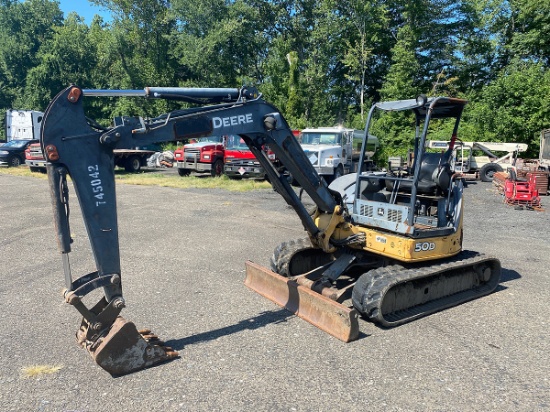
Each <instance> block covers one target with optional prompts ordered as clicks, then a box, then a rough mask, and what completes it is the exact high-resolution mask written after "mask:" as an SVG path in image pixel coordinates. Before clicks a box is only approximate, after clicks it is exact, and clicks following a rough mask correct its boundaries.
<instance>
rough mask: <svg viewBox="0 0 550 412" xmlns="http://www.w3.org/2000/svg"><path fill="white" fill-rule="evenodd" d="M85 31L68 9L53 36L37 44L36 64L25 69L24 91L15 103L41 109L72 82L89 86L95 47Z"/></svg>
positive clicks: (87, 31) (94, 60) (84, 27)
mask: <svg viewBox="0 0 550 412" xmlns="http://www.w3.org/2000/svg"><path fill="white" fill-rule="evenodd" d="M88 35H89V28H88V26H87V25H86V24H85V23H84V22H83V20H82V19H81V18H80V17H79V16H78V15H76V14H74V13H71V14H70V15H69V16H68V18H67V19H66V20H65V22H64V24H63V26H59V27H56V28H55V32H54V35H53V36H52V38H51V39H48V40H46V41H44V42H43V43H42V45H41V46H40V49H39V51H38V53H37V54H36V58H37V60H38V64H37V65H36V66H35V67H33V68H31V69H30V70H29V71H28V73H27V77H26V82H25V83H26V85H25V92H24V93H23V94H22V95H21V96H19V97H18V98H17V99H16V100H15V104H16V105H17V106H21V107H34V108H40V109H41V110H44V109H45V108H46V106H47V104H48V102H49V101H50V100H51V99H52V97H53V96H55V94H57V92H59V91H60V90H61V89H63V88H64V87H67V86H68V85H69V84H71V83H73V84H76V85H78V86H81V87H88V88H89V87H92V86H93V85H92V81H91V80H92V72H93V70H94V68H95V66H96V49H95V47H94V46H93V44H92V43H91V42H90V41H89V38H88Z"/></svg>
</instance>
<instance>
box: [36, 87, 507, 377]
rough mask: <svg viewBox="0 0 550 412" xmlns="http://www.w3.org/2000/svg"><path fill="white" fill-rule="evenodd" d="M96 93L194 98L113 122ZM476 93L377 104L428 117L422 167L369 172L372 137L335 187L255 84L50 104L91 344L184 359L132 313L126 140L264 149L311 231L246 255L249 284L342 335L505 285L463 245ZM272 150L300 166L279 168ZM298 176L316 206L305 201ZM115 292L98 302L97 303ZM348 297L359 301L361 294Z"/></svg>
mask: <svg viewBox="0 0 550 412" xmlns="http://www.w3.org/2000/svg"><path fill="white" fill-rule="evenodd" d="M91 97H95V98H97V97H111V98H112V97H136V98H147V99H170V100H178V101H182V102H187V103H193V104H194V106H192V107H191V108H187V109H181V110H176V111H173V112H171V113H168V114H163V115H160V116H158V117H156V118H147V119H144V118H141V117H128V116H123V117H117V118H115V119H114V121H113V123H112V124H111V125H110V126H109V127H104V126H102V125H100V124H98V123H97V122H96V121H94V120H93V119H89V118H88V117H86V114H85V110H84V101H85V100H86V99H87V98H91ZM465 105H466V101H465V100H461V99H456V98H449V97H431V98H426V97H425V96H419V97H418V98H417V99H412V100H401V101H392V102H381V103H376V104H375V105H373V107H372V108H371V110H370V112H369V116H368V119H367V123H366V127H365V136H369V133H370V128H371V126H372V124H373V119H374V118H375V116H380V115H382V114H384V113H389V112H403V111H408V112H411V113H412V114H413V116H412V117H413V118H414V122H415V123H414V124H415V130H416V132H415V137H414V142H415V143H414V152H413V155H412V156H411V158H412V162H411V164H410V165H409V166H408V167H406V168H404V169H403V170H401V169H400V170H396V171H392V170H389V171H388V172H372V171H367V161H366V159H367V158H368V156H367V154H366V151H367V147H366V146H367V145H366V139H364V141H363V146H362V149H361V150H362V154H361V157H360V159H359V165H358V168H357V171H356V172H355V173H352V174H348V175H345V176H342V177H340V178H338V179H335V180H334V181H333V182H331V184H330V185H327V183H326V182H325V180H324V179H323V178H321V177H320V176H319V175H318V174H317V173H316V172H315V169H314V167H313V165H312V163H313V162H315V161H316V160H315V157H314V156H313V157H312V154H311V153H310V154H309V157H308V156H306V154H305V153H304V151H303V150H302V149H301V146H300V144H299V143H298V141H297V139H296V137H295V136H294V135H293V133H292V130H291V129H290V128H289V126H288V124H287V122H286V121H285V119H284V118H283V116H282V115H281V113H280V112H279V111H278V110H277V109H276V108H275V107H274V106H272V105H270V104H269V103H267V102H266V101H265V100H263V99H262V97H261V95H260V94H259V93H258V91H257V90H256V89H255V88H252V87H242V88H235V89H233V88H177V87H147V88H145V89H144V90H92V89H81V88H79V87H77V86H74V85H71V86H69V87H67V88H66V89H64V90H62V91H61V92H60V93H59V94H58V95H57V96H56V97H55V98H54V99H53V100H52V101H51V102H50V104H49V106H48V108H47V109H46V111H45V114H44V119H43V122H42V133H41V136H42V139H41V144H42V150H43V153H44V155H45V157H46V159H47V161H48V165H47V169H48V179H49V186H50V193H51V199H52V205H53V211H54V223H55V228H56V233H57V239H58V245H59V250H60V252H61V256H62V262H63V271H64V276H65V284H66V290H65V292H64V298H65V300H66V302H67V303H69V304H71V305H73V306H74V307H75V308H76V309H77V310H78V311H79V312H80V314H81V315H82V317H83V319H82V323H81V326H80V329H79V330H78V332H77V341H78V343H79V344H80V345H81V346H82V347H84V348H85V349H86V350H87V351H88V352H89V353H90V354H91V355H92V357H93V358H94V360H95V361H96V362H97V363H98V364H99V365H100V366H101V367H102V368H103V369H105V370H106V371H108V372H109V373H111V374H112V375H123V374H127V373H131V372H134V371H137V370H140V369H143V368H147V367H149V366H152V365H155V364H158V363H162V362H165V361H169V360H171V359H174V358H177V357H178V356H179V355H178V353H177V352H176V351H174V350H172V349H171V348H169V347H167V346H165V344H164V343H163V342H162V341H161V340H160V339H159V338H158V337H157V336H156V335H154V334H153V333H152V332H151V331H149V330H138V329H137V327H136V326H135V325H134V324H133V323H132V322H130V321H128V320H126V319H124V318H123V317H122V316H120V313H121V310H122V309H123V308H124V307H125V301H124V298H123V293H122V283H121V279H122V276H121V270H120V269H121V265H120V253H119V239H118V225H117V208H116V195H115V178H114V177H115V176H114V155H113V150H114V149H121V148H130V147H136V146H146V145H148V144H151V143H160V142H169V141H181V140H185V139H188V138H196V137H201V136H208V135H211V134H227V135H231V134H232V135H239V136H240V137H241V138H242V139H243V140H244V141H245V142H246V144H247V145H248V146H249V148H250V150H251V151H252V152H253V153H254V155H255V156H256V157H257V159H258V160H259V162H260V163H261V165H262V166H263V168H264V169H265V172H266V174H267V176H268V178H269V181H270V182H271V184H272V185H273V187H274V189H275V190H276V191H277V192H278V193H279V194H280V195H281V196H282V197H283V198H284V199H285V201H286V202H287V203H288V204H289V205H290V206H291V207H292V208H293V209H294V211H295V212H296V213H297V215H298V217H299V219H300V220H301V222H302V224H303V226H304V229H305V231H306V236H304V237H303V238H301V239H295V240H289V241H287V242H284V243H282V244H281V245H279V246H278V247H277V248H276V249H275V251H274V253H273V256H272V258H271V268H270V269H268V268H265V267H262V266H260V265H257V264H255V263H253V262H246V279H245V284H246V285H247V286H248V287H250V288H251V289H253V290H255V291H257V292H258V293H260V294H262V295H264V296H266V297H268V298H269V299H271V300H273V301H274V302H276V303H278V304H279V305H281V306H284V307H286V308H287V309H289V310H291V311H292V312H294V313H296V314H297V315H298V316H300V317H302V318H304V319H306V320H307V321H309V322H311V323H312V324H314V325H316V326H318V327H319V328H321V329H323V330H325V331H326V332H328V333H330V334H332V335H333V336H335V337H337V338H339V339H341V340H342V341H345V342H347V341H351V340H354V339H356V338H357V337H358V334H359V326H358V318H359V316H361V317H363V318H365V319H367V320H371V321H373V322H375V323H377V324H379V325H381V326H382V327H393V326H397V325H400V324H403V323H405V322H408V321H411V320H414V319H417V318H419V317H422V316H426V315H429V314H432V313H434V312H437V311H440V310H442V309H445V308H448V307H452V306H455V305H458V304H460V303H462V302H465V301H468V300H471V299H474V298H478V297H480V296H483V295H486V294H489V293H491V292H492V291H493V290H494V289H495V288H496V286H497V285H498V283H499V281H500V272H501V268H500V262H499V261H498V259H496V258H494V257H490V256H485V255H483V254H480V253H477V252H473V251H466V250H462V239H463V229H462V221H463V210H464V205H463V182H462V180H461V179H460V177H459V176H457V175H455V174H454V173H453V172H452V168H451V157H452V150H453V146H454V142H455V141H456V139H457V131H458V125H459V121H460V117H461V114H462V111H463V109H464V106H465ZM434 119H450V121H451V122H453V121H454V123H453V124H454V126H453V132H452V136H451V137H450V142H449V145H448V149H447V150H446V151H444V152H442V153H428V152H427V151H426V149H425V146H426V136H427V134H428V131H429V125H430V122H431V121H432V120H434ZM266 145H268V146H269V148H270V149H271V150H272V151H273V152H274V153H275V155H276V156H277V158H278V159H279V160H280V161H281V163H282V164H283V165H284V167H285V168H286V170H287V172H286V173H282V172H281V170H280V169H276V168H275V167H274V166H273V164H272V163H271V161H270V159H269V158H268V155H267V154H266V151H265V150H263V149H264V147H265V146H266ZM288 175H291V176H292V178H293V180H294V181H296V182H298V184H299V185H300V186H301V188H302V189H303V190H304V191H305V192H306V193H307V194H308V195H309V196H310V197H311V199H312V201H313V202H314V203H315V205H316V210H315V212H314V213H313V214H311V213H310V211H309V210H308V209H307V208H306V207H305V205H304V203H303V202H302V201H301V198H300V196H299V195H298V193H297V192H296V190H295V189H294V188H293V187H292V185H291V184H290V183H289V179H288ZM68 176H70V178H71V180H72V182H73V185H74V190H75V192H76V195H77V198H78V200H79V204H80V208H81V211H82V216H83V219H84V223H85V226H86V230H87V232H88V237H89V240H90V244H91V250H92V253H93V256H94V260H95V264H96V270H95V271H93V272H91V273H89V274H85V275H83V276H81V277H79V278H77V279H73V275H72V272H71V267H70V263H69V253H70V251H71V235H70V229H69V214H70V210H69V190H68V184H67V177H68ZM96 289H102V290H103V292H104V296H103V297H102V298H101V300H100V301H99V302H98V303H97V304H95V306H93V307H91V308H88V307H87V306H86V305H85V304H84V303H83V298H84V297H85V296H86V295H88V294H89V293H91V292H92V291H94V290H96ZM350 301H351V304H348V303H347V302H350Z"/></svg>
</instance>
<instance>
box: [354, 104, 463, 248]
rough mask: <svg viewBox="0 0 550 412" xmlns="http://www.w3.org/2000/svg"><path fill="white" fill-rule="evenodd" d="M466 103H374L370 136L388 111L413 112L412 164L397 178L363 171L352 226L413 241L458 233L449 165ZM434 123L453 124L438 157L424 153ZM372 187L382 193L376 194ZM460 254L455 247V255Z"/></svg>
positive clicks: (457, 203)
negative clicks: (443, 121)
mask: <svg viewBox="0 0 550 412" xmlns="http://www.w3.org/2000/svg"><path fill="white" fill-rule="evenodd" d="M466 103H467V102H466V100H462V99H453V98H447V97H438V98H426V97H425V96H420V97H418V98H417V99H416V100H401V101H392V102H382V103H377V104H375V105H374V106H373V107H372V108H371V110H370V112H369V116H368V119H367V124H366V128H365V129H366V131H365V133H367V134H369V133H371V131H370V128H371V127H372V125H373V123H374V121H373V119H374V118H375V117H376V116H383V115H385V114H386V113H388V112H405V111H408V112H412V113H413V118H414V126H415V138H414V149H413V151H412V156H411V157H412V164H409V165H408V168H407V169H406V170H404V171H402V172H401V173H394V172H392V171H391V170H389V171H388V173H386V174H373V173H369V172H368V171H366V170H361V173H358V174H357V182H356V185H355V190H356V192H355V202H354V204H353V212H352V219H353V221H355V222H357V223H359V224H362V225H365V226H369V227H377V228H380V229H382V230H386V231H391V232H395V233H400V234H403V235H407V236H410V237H415V238H422V237H430V236H433V235H434V233H435V232H436V231H437V233H438V234H443V233H445V234H449V235H450V234H452V233H454V232H456V231H457V230H458V226H459V225H460V223H461V222H460V218H461V213H462V202H461V199H462V181H461V180H460V179H457V177H458V175H454V174H453V172H452V170H451V164H450V162H451V160H452V152H453V146H454V142H455V140H456V136H457V131H458V125H459V122H460V116H461V114H462V110H463V108H464V106H465V105H466ZM433 119H443V120H450V121H452V122H454V124H453V132H452V138H451V143H450V144H449V145H448V148H447V149H446V150H445V151H444V152H441V153H428V152H426V150H425V145H426V139H427V134H428V132H429V130H430V122H431V121H432V120H433ZM363 157H364V158H366V155H365V154H364V153H363ZM360 164H364V162H362V161H361V162H360ZM375 182H376V183H375ZM374 188H380V189H379V190H376V191H374ZM373 192H374V193H373ZM458 251H459V248H456V249H455V250H454V252H458ZM451 253H452V252H451ZM447 254H449V252H447Z"/></svg>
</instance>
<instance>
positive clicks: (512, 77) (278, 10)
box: [0, 0, 550, 156]
mask: <svg viewBox="0 0 550 412" xmlns="http://www.w3.org/2000/svg"><path fill="white" fill-rule="evenodd" d="M90 3H93V4H95V5H98V6H101V7H103V8H104V9H106V10H108V11H109V12H110V16H111V18H110V19H108V20H107V21H106V20H104V19H102V18H101V17H100V16H95V18H94V19H93V20H92V21H91V23H89V24H87V23H86V22H85V21H84V20H83V18H82V17H80V16H78V15H77V14H74V13H72V14H69V15H68V16H67V17H66V18H65V17H64V15H63V13H62V12H61V10H60V8H59V3H58V2H57V1H47V0H23V1H20V0H0V85H1V87H0V106H1V107H2V109H3V110H5V109H8V108H15V109H33V110H42V111H43V110H45V108H46V106H47V104H48V102H49V101H50V100H51V98H52V97H53V96H55V94H56V93H57V92H58V91H60V90H61V89H63V88H65V87H66V86H67V85H69V84H70V83H74V84H76V85H78V86H80V87H83V88H93V89H142V88H144V87H146V86H182V87H239V86H241V85H245V84H246V85H254V86H256V87H257V88H258V89H259V90H260V91H261V92H262V93H263V95H264V97H265V99H266V100H268V101H269V102H271V103H273V104H275V105H276V106H277V107H278V108H279V109H280V110H281V112H282V113H283V114H284V115H285V117H286V118H287V120H288V121H289V124H290V125H291V126H292V127H293V128H298V129H300V128H304V127H306V126H308V127H315V126H334V125H337V124H343V125H345V126H347V127H354V128H360V129H362V128H364V124H365V117H366V113H368V110H369V108H370V106H371V105H372V104H373V103H374V102H376V101H380V100H394V99H410V98H415V97H416V96H417V95H418V94H421V93H423V94H427V95H447V96H452V97H461V98H466V99H468V100H469V104H468V106H467V109H466V111H465V113H464V115H463V123H462V129H461V134H460V137H461V138H462V139H464V140H470V141H471V140H476V141H483V140H484V141H502V142H518V143H519V142H521V143H527V144H529V147H530V153H529V154H530V155H531V156H536V154H537V152H538V138H539V133H540V130H541V129H544V128H549V127H550V105H549V104H548V102H547V101H548V97H549V96H550V93H549V90H550V72H549V70H548V64H549V59H550V0H415V1H404V0H170V1H168V0H90ZM180 106H181V105H179V104H177V103H174V102H169V101H154V102H145V101H144V100H143V99H130V98H117V99H95V100H94V99H90V101H89V102H88V101H87V108H88V113H89V114H90V115H91V116H92V117H94V118H96V119H98V120H100V121H105V122H108V121H109V119H111V118H112V117H113V116H117V115H136V114H138V115H146V116H156V115H159V114H161V113H166V112H168V111H170V110H173V109H176V108H178V107H180ZM398 123H399V122H398ZM377 132H378V134H379V138H380V139H381V141H382V143H383V144H384V147H385V154H390V155H391V154H399V153H402V150H406V147H404V146H406V145H408V143H409V142H410V138H411V136H410V130H407V129H406V128H405V127H399V126H394V127H393V130H392V128H391V127H390V126H386V125H384V124H380V125H378V126H377ZM446 137H447V138H448V137H449V136H446Z"/></svg>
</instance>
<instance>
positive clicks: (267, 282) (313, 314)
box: [244, 261, 359, 342]
mask: <svg viewBox="0 0 550 412" xmlns="http://www.w3.org/2000/svg"><path fill="white" fill-rule="evenodd" d="M244 284H245V285H246V286H248V287H249V288H250V289H252V290H254V291H255V292H258V293H259V294H260V295H262V296H264V297H266V298H268V299H269V300H271V301H272V302H274V303H276V304H277V305H279V306H282V307H284V308H286V309H287V310H289V311H291V312H292V313H294V314H296V315H297V316H298V317H300V318H302V319H304V320H306V321H308V322H309V323H311V324H312V325H314V326H317V327H318V328H319V329H321V330H323V331H325V332H327V333H329V334H330V335H332V336H334V337H335V338H338V339H340V340H341V341H343V342H351V341H353V340H355V339H357V338H358V336H359V322H358V314H357V312H356V311H355V309H350V308H348V307H345V306H344V305H342V304H340V303H338V302H335V301H334V300H331V299H329V298H327V297H325V296H323V295H321V294H319V293H317V292H314V291H312V290H311V289H308V288H307V287H305V286H302V285H298V284H297V283H296V282H295V281H293V280H291V279H288V278H285V277H283V276H281V275H278V274H277V273H275V272H272V271H271V270H269V269H266V268H264V267H262V266H260V265H257V264H255V263H253V262H250V261H247V262H246V278H245V281H244Z"/></svg>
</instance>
